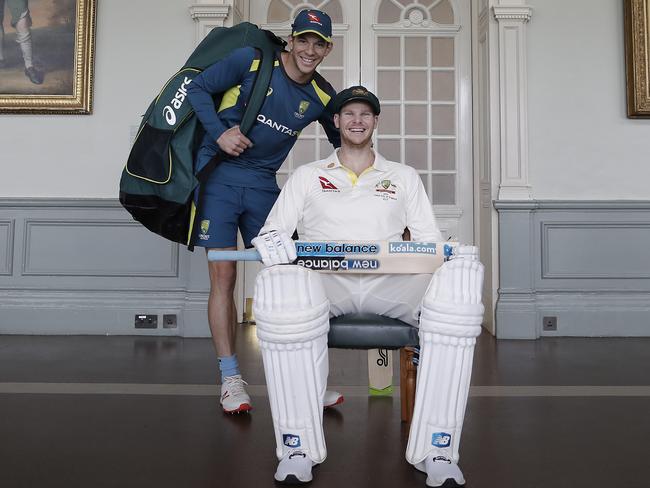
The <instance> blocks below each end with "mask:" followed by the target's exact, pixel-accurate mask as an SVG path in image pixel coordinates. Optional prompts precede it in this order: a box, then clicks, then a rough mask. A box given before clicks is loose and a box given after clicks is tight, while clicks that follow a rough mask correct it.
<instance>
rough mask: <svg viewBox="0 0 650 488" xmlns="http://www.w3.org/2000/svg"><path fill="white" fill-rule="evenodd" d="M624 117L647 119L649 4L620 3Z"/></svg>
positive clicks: (649, 95) (638, 1) (649, 0)
mask: <svg viewBox="0 0 650 488" xmlns="http://www.w3.org/2000/svg"><path fill="white" fill-rule="evenodd" d="M624 5H625V13H624V16H625V64H626V72H627V116H628V117H630V118H639V117H650V62H649V61H650V60H649V57H648V53H649V52H650V36H649V29H648V26H649V25H650V8H649V7H650V0H624Z"/></svg>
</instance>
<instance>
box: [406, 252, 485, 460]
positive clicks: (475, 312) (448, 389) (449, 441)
mask: <svg viewBox="0 0 650 488" xmlns="http://www.w3.org/2000/svg"><path fill="white" fill-rule="evenodd" d="M482 288H483V265H482V264H481V263H480V262H479V261H478V256H477V250H476V248H471V247H466V248H461V249H460V250H459V252H458V253H457V254H456V258H455V259H453V260H451V261H449V262H446V263H445V264H443V265H442V267H441V268H440V269H439V270H438V271H437V272H436V273H435V274H434V276H433V279H432V280H431V284H430V285H429V289H428V290H427V292H426V293H425V296H424V300H423V303H422V314H421V316H420V332H419V334H420V364H419V367H418V375H417V384H416V393H415V408H414V411H413V420H412V423H411V430H410V434H409V441H408V446H407V448H406V459H407V460H408V461H409V462H410V463H411V464H417V463H419V462H421V461H423V460H424V459H425V458H426V457H427V456H428V455H429V454H431V455H434V456H445V457H447V458H449V459H452V460H453V461H454V462H458V448H459V445H460V434H461V430H462V427H463V419H464V417H465V406H466V405H467V396H468V393H469V384H470V376H471V373H472V360H473V355H474V345H475V343H476V337H477V336H478V335H479V334H480V333H481V322H482V320H483V311H484V308H483V304H482V303H481V295H482Z"/></svg>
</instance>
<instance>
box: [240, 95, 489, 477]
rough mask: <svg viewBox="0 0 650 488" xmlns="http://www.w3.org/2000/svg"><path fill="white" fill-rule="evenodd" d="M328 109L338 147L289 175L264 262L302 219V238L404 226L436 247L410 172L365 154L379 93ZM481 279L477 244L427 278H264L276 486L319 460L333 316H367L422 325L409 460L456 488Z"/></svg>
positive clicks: (276, 258) (283, 273) (271, 219)
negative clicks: (337, 132)
mask: <svg viewBox="0 0 650 488" xmlns="http://www.w3.org/2000/svg"><path fill="white" fill-rule="evenodd" d="M334 109H335V110H336V112H337V113H336V115H335V116H334V122H335V124H336V126H337V127H338V128H339V129H340V132H341V148H340V149H339V150H338V151H336V152H334V153H333V154H332V155H331V156H329V157H328V158H326V159H323V160H321V161H316V162H314V163H311V164H307V165H304V166H300V167H299V168H298V169H297V170H296V171H295V172H294V173H293V175H292V176H291V178H289V181H287V183H286V184H285V186H284V188H283V189H282V192H281V193H280V196H279V198H278V200H277V202H276V203H275V205H274V206H273V209H272V210H271V213H270V214H269V216H268V218H267V220H266V223H265V224H264V227H262V229H261V231H260V235H259V236H258V237H256V238H255V239H253V244H254V245H255V247H256V248H257V250H258V251H259V252H260V254H261V256H262V258H263V261H264V264H266V265H267V266H268V265H273V264H280V263H289V262H291V261H292V260H294V259H295V257H296V251H295V246H294V244H293V241H292V240H291V238H290V237H289V236H290V235H291V234H292V233H293V232H294V230H295V229H296V226H297V225H298V223H299V222H300V223H302V232H301V238H302V239H303V240H307V241H328V240H336V241H338V240H355V241H381V240H392V241H398V240H401V236H402V233H403V231H404V229H405V228H406V227H408V229H409V230H410V233H411V237H412V239H413V240H414V241H421V242H436V241H441V235H440V232H439V230H438V227H437V225H436V221H435V218H434V215H433V211H432V209H431V204H430V202H429V200H428V198H427V196H426V192H425V190H424V187H423V185H422V182H421V180H420V177H419V176H418V174H417V173H416V171H415V170H414V169H413V168H411V167H409V166H405V165H403V164H398V163H395V162H391V161H386V160H385V159H384V158H383V157H382V156H381V155H380V154H378V153H377V152H375V151H374V150H373V149H372V140H371V138H372V134H373V131H374V130H375V128H376V126H377V122H378V115H379V112H380V105H379V100H377V97H375V95H373V94H372V93H370V92H369V91H368V90H366V89H365V88H364V87H360V86H357V87H352V88H348V89H346V90H343V91H342V92H341V93H339V95H337V97H336V98H335V101H334ZM386 189H389V190H390V192H387V191H385V190H386ZM382 190H383V191H382ZM482 283H483V267H482V265H481V263H479V262H478V258H477V255H476V248H473V247H464V248H463V247H461V248H459V252H458V253H457V256H456V258H455V259H453V260H450V261H448V262H446V263H444V264H443V266H442V267H440V268H439V269H438V270H437V272H436V273H435V274H434V275H433V276H432V275H431V274H415V275H399V274H397V275H396V274H391V275H387V274H383V275H382V274H374V275H369V274H366V275H363V274H335V273H333V274H319V273H318V272H314V271H311V270H308V269H305V268H302V267H300V266H295V265H285V266H270V267H267V268H265V269H264V270H262V271H261V272H260V274H259V275H258V278H257V282H256V285H255V298H254V312H255V318H256V322H257V335H258V338H259V340H260V348H261V350H262V357H263V362H264V371H265V374H266V382H267V386H268V392H269V400H270V403H271V414H272V417H273V425H274V428H275V437H276V443H277V449H276V454H277V456H278V459H279V460H280V463H279V465H278V468H277V471H276V473H275V479H276V480H277V481H281V482H286V483H298V482H309V481H311V479H312V473H311V469H312V466H313V465H314V464H318V463H322V462H323V461H324V460H325V457H326V454H327V453H326V448H325V439H324V436H323V425H322V424H323V396H324V394H325V385H326V381H327V373H328V362H327V332H328V330H329V317H330V316H338V315H341V314H346V313H351V312H371V313H376V314H381V315H385V316H388V317H393V318H398V319H401V320H403V321H405V322H407V323H409V324H412V325H414V326H419V328H420V332H419V334H420V365H419V370H420V371H419V374H418V377H417V386H416V397H415V409H414V413H413V420H412V423H411V430H410V435H409V441H408V446H407V449H406V459H407V460H408V462H409V463H411V464H413V465H414V466H415V467H416V468H417V469H419V470H421V471H425V472H426V473H427V479H426V484H427V486H442V485H444V486H462V485H463V484H464V483H465V480H464V478H463V475H462V473H461V471H460V469H459V468H458V465H457V462H458V446H459V442H460V434H461V429H462V424H463V418H464V415H465V405H466V403H467V395H468V392H469V380H470V374H471V371H472V356H473V351H474V344H475V342H476V337H477V336H478V335H479V334H480V332H481V320H482V317H483V305H482V304H481V291H482Z"/></svg>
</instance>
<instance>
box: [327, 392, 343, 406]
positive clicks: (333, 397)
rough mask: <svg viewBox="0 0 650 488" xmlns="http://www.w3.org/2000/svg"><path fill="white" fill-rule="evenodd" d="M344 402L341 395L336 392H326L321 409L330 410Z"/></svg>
mask: <svg viewBox="0 0 650 488" xmlns="http://www.w3.org/2000/svg"><path fill="white" fill-rule="evenodd" d="M344 401H345V398H343V395H341V394H340V393H339V392H338V391H330V390H326V391H325V396H324V397H323V408H330V407H333V406H334V405H340V404H341V403H343V402H344Z"/></svg>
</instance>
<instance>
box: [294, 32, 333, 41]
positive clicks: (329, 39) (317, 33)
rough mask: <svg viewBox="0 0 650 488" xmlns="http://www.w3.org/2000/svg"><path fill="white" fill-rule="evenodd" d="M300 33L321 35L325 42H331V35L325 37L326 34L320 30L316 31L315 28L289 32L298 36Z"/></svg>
mask: <svg viewBox="0 0 650 488" xmlns="http://www.w3.org/2000/svg"><path fill="white" fill-rule="evenodd" d="M301 34H316V35H317V36H319V37H321V38H322V39H323V40H325V42H332V38H331V37H327V36H325V35H324V34H322V33H321V32H318V31H316V30H309V29H308V30H303V31H300V32H292V33H291V35H292V36H293V37H296V36H299V35H301Z"/></svg>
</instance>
